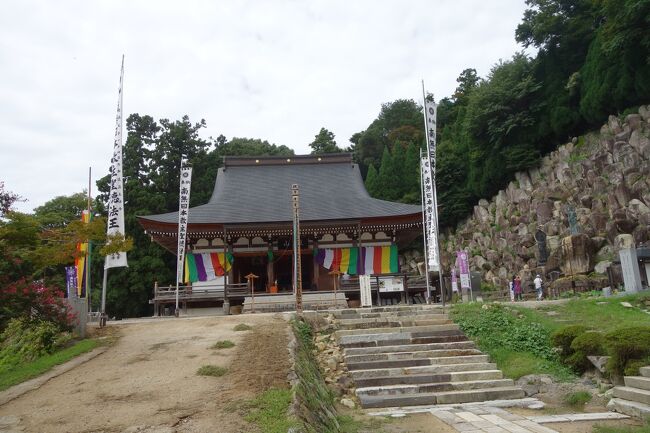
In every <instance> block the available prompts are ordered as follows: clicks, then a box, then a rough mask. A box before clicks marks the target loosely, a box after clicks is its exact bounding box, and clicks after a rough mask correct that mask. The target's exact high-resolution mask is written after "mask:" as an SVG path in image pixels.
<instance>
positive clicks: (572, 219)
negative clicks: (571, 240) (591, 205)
mask: <svg viewBox="0 0 650 433" xmlns="http://www.w3.org/2000/svg"><path fill="white" fill-rule="evenodd" d="M566 214H567V217H568V218H569V230H570V232H571V235H577V234H578V233H580V227H579V226H578V218H577V217H576V208H575V206H573V205H567V207H566Z"/></svg>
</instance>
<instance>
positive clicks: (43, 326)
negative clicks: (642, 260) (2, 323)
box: [0, 318, 70, 370]
mask: <svg viewBox="0 0 650 433" xmlns="http://www.w3.org/2000/svg"><path fill="white" fill-rule="evenodd" d="M69 340H70V335H69V334H62V333H61V332H60V329H59V327H58V326H57V325H56V324H54V323H52V322H46V321H41V320H29V319H26V318H20V319H12V320H11V321H9V324H8V325H7V328H6V329H5V330H4V331H3V332H2V334H0V370H2V369H7V368H9V367H11V366H14V365H17V364H20V363H23V362H29V361H33V360H35V359H36V358H39V357H41V356H43V355H46V354H48V353H52V352H54V351H55V350H56V349H57V348H58V347H61V346H62V345H63V344H65V343H66V342H67V341H69Z"/></svg>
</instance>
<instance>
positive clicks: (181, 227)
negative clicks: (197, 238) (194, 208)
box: [176, 166, 192, 283]
mask: <svg viewBox="0 0 650 433" xmlns="http://www.w3.org/2000/svg"><path fill="white" fill-rule="evenodd" d="M191 186H192V167H185V166H183V167H181V179H180V196H179V200H178V250H177V251H178V254H177V257H178V261H177V263H176V281H177V282H179V283H182V282H183V268H184V264H185V247H186V241H187V223H188V220H189V216H190V190H191Z"/></svg>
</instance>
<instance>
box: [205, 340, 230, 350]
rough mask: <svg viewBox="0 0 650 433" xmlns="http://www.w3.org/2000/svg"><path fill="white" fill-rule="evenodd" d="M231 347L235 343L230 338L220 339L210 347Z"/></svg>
mask: <svg viewBox="0 0 650 433" xmlns="http://www.w3.org/2000/svg"><path fill="white" fill-rule="evenodd" d="M231 347H235V343H233V342H232V341H230V340H219V341H217V342H216V343H214V344H213V345H212V346H210V349H230V348H231Z"/></svg>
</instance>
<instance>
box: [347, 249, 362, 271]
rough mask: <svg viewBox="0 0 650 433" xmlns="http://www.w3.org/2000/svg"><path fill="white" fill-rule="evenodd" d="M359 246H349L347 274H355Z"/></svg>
mask: <svg viewBox="0 0 650 433" xmlns="http://www.w3.org/2000/svg"><path fill="white" fill-rule="evenodd" d="M358 258H359V248H350V264H349V266H348V274H349V275H356V274H357V271H358V268H359V266H358V264H359V261H358Z"/></svg>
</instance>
